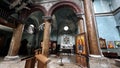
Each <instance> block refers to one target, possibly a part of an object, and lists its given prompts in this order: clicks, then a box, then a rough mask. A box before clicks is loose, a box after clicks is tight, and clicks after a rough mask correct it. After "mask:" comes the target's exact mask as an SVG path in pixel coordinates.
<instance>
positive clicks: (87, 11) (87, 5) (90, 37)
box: [83, 0, 100, 55]
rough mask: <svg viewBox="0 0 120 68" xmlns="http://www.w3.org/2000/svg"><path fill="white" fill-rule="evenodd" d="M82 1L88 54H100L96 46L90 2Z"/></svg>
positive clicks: (93, 17) (90, 0)
mask: <svg viewBox="0 0 120 68" xmlns="http://www.w3.org/2000/svg"><path fill="white" fill-rule="evenodd" d="M83 1H84V11H85V19H86V26H87V34H88V45H89V50H90V54H96V55H99V54H100V50H99V46H98V36H97V31H96V27H95V16H94V13H93V8H92V7H93V6H92V0H83Z"/></svg>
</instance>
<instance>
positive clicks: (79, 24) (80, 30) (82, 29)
mask: <svg viewBox="0 0 120 68" xmlns="http://www.w3.org/2000/svg"><path fill="white" fill-rule="evenodd" d="M78 28H79V32H80V33H83V32H85V28H84V22H83V19H82V18H79V21H78Z"/></svg>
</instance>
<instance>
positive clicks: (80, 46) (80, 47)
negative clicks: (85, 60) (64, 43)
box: [75, 33, 87, 55]
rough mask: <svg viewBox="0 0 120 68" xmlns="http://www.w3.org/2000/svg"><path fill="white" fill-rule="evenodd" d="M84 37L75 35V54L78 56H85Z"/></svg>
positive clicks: (83, 35)
mask: <svg viewBox="0 0 120 68" xmlns="http://www.w3.org/2000/svg"><path fill="white" fill-rule="evenodd" d="M86 41H87V40H86V35H85V33H81V34H78V35H76V42H75V43H76V52H77V53H79V54H83V55H87V44H86Z"/></svg>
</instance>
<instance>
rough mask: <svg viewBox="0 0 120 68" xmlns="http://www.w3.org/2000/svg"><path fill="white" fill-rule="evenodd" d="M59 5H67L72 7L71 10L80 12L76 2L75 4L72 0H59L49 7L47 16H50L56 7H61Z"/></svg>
mask: <svg viewBox="0 0 120 68" xmlns="http://www.w3.org/2000/svg"><path fill="white" fill-rule="evenodd" d="M61 6H69V7H71V8H72V9H73V11H74V12H76V13H80V12H81V10H80V8H79V6H78V5H77V4H75V3H74V2H71V1H61V2H58V3H56V4H54V5H53V6H52V7H51V8H50V10H49V12H48V14H47V15H48V16H51V15H52V14H53V12H54V11H55V10H56V9H58V8H59V7H61Z"/></svg>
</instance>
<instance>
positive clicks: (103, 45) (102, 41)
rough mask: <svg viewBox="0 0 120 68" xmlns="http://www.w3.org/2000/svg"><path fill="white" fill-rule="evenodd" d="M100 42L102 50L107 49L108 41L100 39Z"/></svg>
mask: <svg viewBox="0 0 120 68" xmlns="http://www.w3.org/2000/svg"><path fill="white" fill-rule="evenodd" d="M99 42H100V48H101V49H107V46H106V40H105V39H103V38H99Z"/></svg>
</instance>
